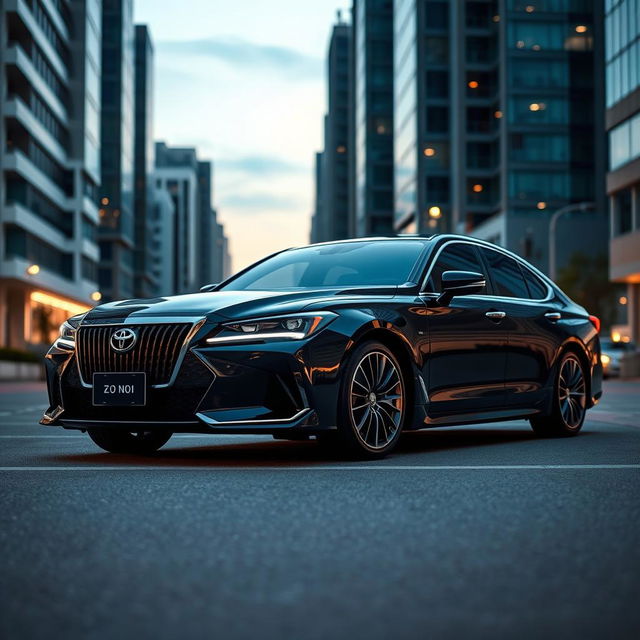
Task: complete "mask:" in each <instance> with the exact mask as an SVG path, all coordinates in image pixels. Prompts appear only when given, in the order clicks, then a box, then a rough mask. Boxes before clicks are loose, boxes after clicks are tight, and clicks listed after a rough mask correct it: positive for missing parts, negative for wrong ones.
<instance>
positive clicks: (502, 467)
mask: <svg viewBox="0 0 640 640" xmlns="http://www.w3.org/2000/svg"><path fill="white" fill-rule="evenodd" d="M549 469H562V470H572V469H576V470H580V471H584V470H599V469H640V464H489V465H369V466H367V465H362V466H352V465H345V466H338V465H317V466H312V465H304V466H295V465H289V466H265V465H261V466H252V465H247V466H242V465H233V466H231V465H229V466H226V465H220V466H216V465H207V464H206V463H205V464H197V465H172V464H170V463H168V464H165V465H149V466H125V465H123V466H117V467H114V466H107V465H105V466H95V465H93V466H76V467H63V466H56V467H0V471H159V470H162V471H167V470H168V471H173V470H175V471H188V470H194V471H216V470H217V471H482V470H490V471H512V470H541V471H545V470H549Z"/></svg>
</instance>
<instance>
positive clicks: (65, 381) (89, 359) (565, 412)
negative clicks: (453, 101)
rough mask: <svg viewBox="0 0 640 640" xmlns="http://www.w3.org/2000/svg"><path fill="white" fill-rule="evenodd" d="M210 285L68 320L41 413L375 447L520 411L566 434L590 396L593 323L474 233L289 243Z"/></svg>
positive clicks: (549, 430)
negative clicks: (404, 435)
mask: <svg viewBox="0 0 640 640" xmlns="http://www.w3.org/2000/svg"><path fill="white" fill-rule="evenodd" d="M205 289H209V290H207V291H204V292H201V293H196V294H190V295H180V296H173V297H159V298H154V299H150V300H124V301H121V302H112V303H108V304H103V305H101V306H98V307H96V308H95V309H92V310H91V311H89V312H88V313H87V314H85V315H81V316H75V317H73V318H71V319H69V320H68V321H67V322H65V323H64V324H63V325H62V327H61V329H60V337H59V339H58V340H56V342H55V343H54V345H53V346H52V347H51V349H50V351H49V352H48V354H47V356H46V362H47V380H48V386H49V398H50V407H49V408H48V409H47V411H46V413H45V415H44V417H43V419H42V423H43V424H48V425H60V426H63V427H65V428H68V429H82V430H87V431H88V432H89V436H90V437H91V438H92V439H93V440H94V442H95V443H97V444H98V445H99V446H100V447H102V448H103V449H106V450H107V451H111V452H129V453H149V452H152V451H155V450H156V449H158V448H159V447H161V446H162V445H163V444H164V443H165V442H167V440H168V439H169V438H170V436H171V434H172V433H174V432H194V433H207V434H216V433H252V434H272V435H274V436H275V437H277V438H290V439H297V438H305V437H308V436H316V437H317V438H319V439H323V440H326V441H327V442H329V443H335V445H336V446H341V447H343V448H346V449H348V450H349V451H351V452H352V453H354V454H356V456H359V457H380V456H383V455H385V454H387V453H389V452H390V451H392V450H393V449H394V447H395V446H396V444H397V443H398V438H399V437H400V434H401V432H402V431H408V430H413V429H422V428H424V427H433V426H443V425H457V424H468V423H480V422H487V421H496V420H511V419H518V418H519V419H522V418H526V419H528V420H529V421H530V423H531V426H532V427H533V429H534V431H535V432H536V433H537V434H540V435H544V436H569V435H575V434H576V433H578V431H579V430H580V428H581V427H582V424H583V421H584V418H585V412H586V410H587V409H588V408H589V407H592V406H593V405H594V404H595V403H596V401H597V400H598V398H599V397H600V395H601V393H602V391H601V380H602V365H601V362H600V344H599V339H598V330H599V321H598V319H597V318H595V317H593V316H590V315H589V314H588V313H587V311H585V310H584V309H583V308H582V307H580V306H578V305H577V304H575V303H574V302H572V301H571V300H570V299H569V298H568V297H567V296H566V295H565V294H564V293H563V292H562V291H560V289H558V287H557V286H556V285H555V284H553V283H552V282H551V281H550V280H549V279H548V278H546V277H545V276H544V275H543V274H542V273H540V272H539V271H537V270H536V269H535V268H534V267H532V266H531V265H530V264H528V263H527V262H525V261H524V260H522V259H521V258H519V257H518V256H516V255H514V254H512V253H510V252H509V251H506V250H505V249H502V248H500V247H497V246H495V245H492V244H489V243H486V242H482V241H479V240H474V239H470V238H468V237H461V236H453V235H437V236H432V237H401V238H374V239H358V240H350V241H342V242H332V243H325V244H316V245H311V246H308V247H303V248H298V249H289V250H286V251H282V252H280V253H277V254H275V255H272V256H269V257H268V258H266V259H264V260H262V261H260V262H257V263H256V264H254V265H252V266H250V267H248V268H247V269H245V270H244V271H241V272H240V273H238V274H237V275H235V276H233V277H231V278H229V279H228V280H227V281H225V282H223V283H222V284H219V285H215V286H214V285H211V286H210V287H205Z"/></svg>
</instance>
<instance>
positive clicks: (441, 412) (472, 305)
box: [425, 242, 507, 418]
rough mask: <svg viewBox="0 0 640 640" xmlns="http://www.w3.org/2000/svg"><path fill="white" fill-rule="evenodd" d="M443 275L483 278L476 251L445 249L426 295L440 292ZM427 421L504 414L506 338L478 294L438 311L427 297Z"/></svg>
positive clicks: (497, 316) (455, 245)
mask: <svg viewBox="0 0 640 640" xmlns="http://www.w3.org/2000/svg"><path fill="white" fill-rule="evenodd" d="M445 271H474V272H478V273H484V271H485V268H484V265H483V263H482V262H481V260H480V257H479V254H478V249H477V248H476V247H475V245H473V244H471V243H466V242H452V243H451V244H447V245H446V246H445V247H444V249H443V250H442V252H441V253H440V255H439V256H438V258H437V260H436V263H435V264H434V266H433V267H432V269H431V273H430V277H429V279H428V281H427V284H426V287H425V288H426V289H427V290H428V291H433V292H435V293H438V292H440V291H441V286H442V283H441V278H442V274H443V273H444V272H445ZM427 304H428V312H427V322H428V331H429V343H430V350H429V356H428V358H427V380H428V389H427V390H428V392H429V416H430V417H432V418H438V417H441V416H442V417H444V416H453V415H457V414H460V415H462V414H472V413H476V412H483V411H490V410H498V409H501V408H503V405H504V396H505V387H504V378H505V367H506V349H507V332H506V330H505V328H504V325H503V320H502V318H501V313H500V311H499V309H497V308H496V307H495V305H494V304H493V303H492V301H491V299H490V298H487V297H485V296H484V295H482V292H481V293H480V294H478V295H474V296H459V297H454V298H453V299H452V301H451V302H450V303H449V304H448V305H442V306H440V305H437V303H435V296H434V295H428V297H427Z"/></svg>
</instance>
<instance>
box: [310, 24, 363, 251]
mask: <svg viewBox="0 0 640 640" xmlns="http://www.w3.org/2000/svg"><path fill="white" fill-rule="evenodd" d="M351 77H352V69H351V26H350V25H347V24H344V23H343V22H342V21H341V20H340V22H339V24H337V25H335V26H334V27H333V31H332V34H331V39H330V42H329V52H328V58H327V90H328V108H327V114H326V116H325V119H324V151H323V153H322V156H321V162H322V166H321V167H320V168H318V170H317V172H316V173H317V175H318V176H321V180H322V181H321V183H320V185H319V187H318V189H319V190H320V191H321V192H322V199H321V201H320V203H321V206H320V207H319V208H318V209H317V211H316V212H315V213H314V216H313V221H312V230H311V236H312V240H313V241H314V242H323V241H327V240H340V239H343V238H348V237H349V236H350V235H351V231H352V229H351V227H352V225H351V224H350V211H351V209H352V189H351V185H352V170H353V167H352V154H353V148H352V143H351V139H352V127H353V122H352V102H351V101H352V92H351V88H352V87H351Z"/></svg>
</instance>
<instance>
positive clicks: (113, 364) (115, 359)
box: [76, 318, 206, 389]
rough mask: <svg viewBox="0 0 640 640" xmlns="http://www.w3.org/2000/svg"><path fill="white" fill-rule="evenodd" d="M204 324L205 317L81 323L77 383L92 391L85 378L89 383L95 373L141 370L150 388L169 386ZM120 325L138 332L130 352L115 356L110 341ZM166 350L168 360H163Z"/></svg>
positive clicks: (91, 386)
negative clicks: (147, 379) (149, 381)
mask: <svg viewBox="0 0 640 640" xmlns="http://www.w3.org/2000/svg"><path fill="white" fill-rule="evenodd" d="M181 321H182V322H181ZM205 321H206V318H198V319H193V318H162V319H154V320H147V321H144V320H142V321H137V322H136V319H135V318H131V319H127V321H124V322H121V323H120V324H88V325H83V324H80V326H79V327H78V332H77V337H76V340H77V343H76V356H77V357H76V362H77V366H78V375H79V377H80V383H81V384H82V386H83V387H85V388H88V389H91V388H93V383H92V381H91V382H89V381H87V379H89V380H92V377H93V373H94V372H101V373H102V372H104V373H109V372H114V373H118V372H132V371H136V372H137V371H144V372H145V373H146V374H147V376H148V377H149V378H150V379H151V381H152V382H153V383H152V384H150V385H149V386H150V387H152V388H154V389H162V388H166V387H169V386H171V385H172V384H173V383H174V381H175V379H176V376H177V375H178V370H179V369H180V365H181V364H182V361H183V360H184V356H185V354H186V351H187V348H188V346H189V343H190V341H191V339H192V338H193V336H194V335H195V334H196V332H197V331H198V329H200V327H201V326H202V325H203V324H204V323H205ZM123 326H128V327H130V328H131V327H139V328H140V333H139V335H138V343H137V344H136V346H135V347H134V348H133V349H131V351H128V352H127V353H124V354H118V353H116V352H115V351H114V350H113V349H111V347H110V345H109V339H110V337H111V334H112V333H113V332H114V331H116V330H117V329H119V328H121V327H123ZM90 333H92V334H93V335H90ZM167 351H168V352H169V353H168V357H163V356H165V355H166V354H167Z"/></svg>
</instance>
